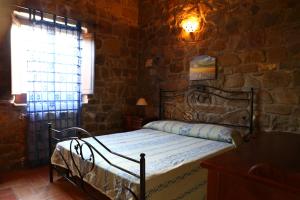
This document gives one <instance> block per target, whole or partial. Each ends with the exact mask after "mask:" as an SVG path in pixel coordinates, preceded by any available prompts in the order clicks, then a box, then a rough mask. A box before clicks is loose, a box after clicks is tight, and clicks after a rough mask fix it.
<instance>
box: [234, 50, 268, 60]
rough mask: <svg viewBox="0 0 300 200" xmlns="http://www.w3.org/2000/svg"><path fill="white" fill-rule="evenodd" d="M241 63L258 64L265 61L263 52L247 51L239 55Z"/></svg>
mask: <svg viewBox="0 0 300 200" xmlns="http://www.w3.org/2000/svg"><path fill="white" fill-rule="evenodd" d="M240 57H241V58H242V61H243V63H260V62H264V61H265V60H266V57H265V53H264V51H261V50H256V51H247V52H245V53H243V54H241V55H240Z"/></svg>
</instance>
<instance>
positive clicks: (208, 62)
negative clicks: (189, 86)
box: [190, 55, 216, 81]
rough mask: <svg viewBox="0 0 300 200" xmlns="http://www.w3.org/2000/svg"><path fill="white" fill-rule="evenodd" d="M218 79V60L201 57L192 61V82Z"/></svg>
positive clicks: (206, 56) (205, 56)
mask: <svg viewBox="0 0 300 200" xmlns="http://www.w3.org/2000/svg"><path fill="white" fill-rule="evenodd" d="M212 79H216V58H214V57H211V56H208V55H201V56H196V57H194V58H193V59H192V60H191V61H190V80H191V81H198V80H212Z"/></svg>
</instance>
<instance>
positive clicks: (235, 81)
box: [224, 73, 245, 88]
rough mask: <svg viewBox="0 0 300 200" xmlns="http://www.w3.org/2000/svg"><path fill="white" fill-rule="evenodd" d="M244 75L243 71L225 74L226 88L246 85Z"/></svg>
mask: <svg viewBox="0 0 300 200" xmlns="http://www.w3.org/2000/svg"><path fill="white" fill-rule="evenodd" d="M244 82H245V80H244V76H243V74H241V73H238V74H232V75H226V76H225V83H224V87H225V88H240V87H242V86H243V85H244Z"/></svg>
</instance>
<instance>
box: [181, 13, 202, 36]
mask: <svg viewBox="0 0 300 200" xmlns="http://www.w3.org/2000/svg"><path fill="white" fill-rule="evenodd" d="M198 27H199V20H198V18H196V17H189V18H187V19H185V20H183V21H182V28H183V29H184V30H185V31H186V32H189V33H192V32H195V31H196V30H197V29H198Z"/></svg>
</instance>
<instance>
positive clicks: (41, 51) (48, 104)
mask: <svg viewBox="0 0 300 200" xmlns="http://www.w3.org/2000/svg"><path fill="white" fill-rule="evenodd" d="M11 37H12V65H15V66H18V67H17V69H19V71H18V74H17V75H16V74H14V76H18V77H19V79H20V80H19V81H20V82H22V85H20V84H19V86H18V87H15V90H16V91H18V92H20V93H26V94H27V113H28V116H29V119H30V120H29V127H28V134H27V144H28V148H27V150H28V160H29V161H30V164H31V165H39V164H44V163H47V162H48V153H49V150H48V134H47V123H48V122H51V123H52V124H53V125H54V127H55V128H57V129H63V128H67V127H72V126H79V113H80V106H81V84H82V83H81V82H82V81H81V66H82V63H81V61H82V59H81V53H82V48H81V46H82V38H81V33H80V31H79V30H78V28H77V27H76V26H74V27H73V28H70V27H69V28H66V27H63V26H62V25H59V24H55V23H49V22H47V21H31V22H30V23H27V24H21V23H14V24H13V25H12V30H11ZM13 70H14V69H12V73H14V72H13ZM14 80H16V79H14ZM20 82H19V83H20ZM24 90H25V91H24Z"/></svg>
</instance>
